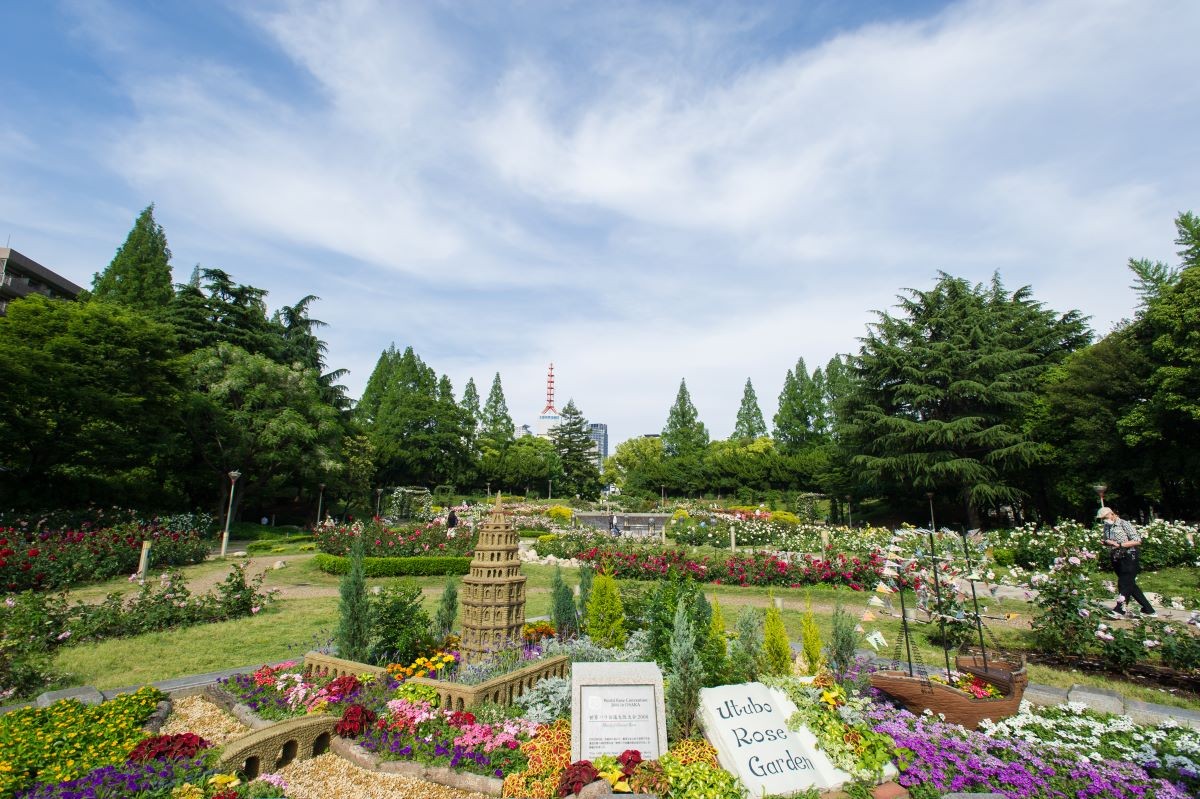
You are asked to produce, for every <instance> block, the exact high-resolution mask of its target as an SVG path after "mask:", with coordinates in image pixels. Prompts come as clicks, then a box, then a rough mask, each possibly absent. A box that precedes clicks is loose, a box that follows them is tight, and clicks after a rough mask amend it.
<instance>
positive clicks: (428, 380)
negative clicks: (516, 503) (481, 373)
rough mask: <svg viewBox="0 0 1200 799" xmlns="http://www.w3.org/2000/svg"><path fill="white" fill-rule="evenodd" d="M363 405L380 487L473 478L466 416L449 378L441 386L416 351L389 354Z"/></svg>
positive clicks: (382, 360) (389, 352)
mask: <svg viewBox="0 0 1200 799" xmlns="http://www.w3.org/2000/svg"><path fill="white" fill-rule="evenodd" d="M368 394H369V395H370V396H369V397H368ZM368 399H369V403H368ZM361 405H363V406H366V407H365V408H363V409H362V413H363V416H362V417H360V418H361V419H362V420H363V425H364V429H365V430H366V433H367V435H368V436H369V437H370V439H371V443H372V444H373V445H374V447H375V451H376V456H377V458H378V463H379V473H378V479H379V481H380V482H382V483H384V484H386V485H425V486H431V485H437V484H439V483H450V484H453V483H455V482H456V481H458V480H460V479H464V478H468V477H469V471H470V469H471V449H470V434H471V431H470V430H469V429H468V428H469V422H468V420H467V415H466V412H465V411H463V409H462V408H461V407H460V406H459V405H458V403H457V402H455V400H454V392H453V389H452V387H451V386H450V381H449V378H442V379H441V380H439V379H438V377H437V373H436V372H434V370H433V369H431V368H430V367H429V366H427V365H426V364H425V362H424V361H422V360H421V358H420V357H419V356H418V355H417V354H416V353H415V352H414V351H413V349H412V347H408V348H407V349H405V350H404V353H403V354H401V355H399V356H396V354H395V348H394V347H392V348H389V350H388V351H385V352H384V354H383V355H382V356H381V357H380V359H379V363H378V365H377V366H376V374H373V375H372V376H371V379H370V380H369V381H368V383H367V391H366V392H364V396H363V402H362V403H361ZM366 414H370V415H369V416H367V415H366Z"/></svg>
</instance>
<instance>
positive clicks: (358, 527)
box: [313, 520, 476, 558]
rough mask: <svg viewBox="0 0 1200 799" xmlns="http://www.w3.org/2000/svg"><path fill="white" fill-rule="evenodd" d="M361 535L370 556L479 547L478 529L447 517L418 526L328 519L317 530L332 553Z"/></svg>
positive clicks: (445, 552)
mask: <svg viewBox="0 0 1200 799" xmlns="http://www.w3.org/2000/svg"><path fill="white" fill-rule="evenodd" d="M360 535H361V536H362V537H363V543H364V544H365V554H366V555H367V556H368V557H379V558H383V557H395V558H407V557H416V556H421V555H430V556H436V555H459V556H462V555H470V554H471V553H472V552H474V551H475V539H476V535H475V533H474V532H473V531H472V530H471V529H470V528H469V527H467V526H466V525H465V524H460V525H459V526H458V527H453V528H447V527H446V524H445V521H444V520H443V521H433V522H428V523H425V524H419V525H416V526H414V527H386V526H384V525H383V524H380V523H379V522H370V523H368V524H363V523H362V522H354V523H353V524H335V523H334V522H333V521H332V520H326V522H325V523H324V524H321V525H318V526H317V528H316V529H315V530H314V531H313V537H314V538H315V539H316V542H317V547H318V548H319V549H320V550H321V551H322V552H324V553H326V554H329V555H345V554H347V553H348V552H349V551H350V542H351V541H353V540H354V538H355V537H356V536H360Z"/></svg>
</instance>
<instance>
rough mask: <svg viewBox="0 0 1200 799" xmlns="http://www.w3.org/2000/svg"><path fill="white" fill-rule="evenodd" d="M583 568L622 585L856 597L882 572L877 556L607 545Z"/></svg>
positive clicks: (584, 555) (590, 552)
mask: <svg viewBox="0 0 1200 799" xmlns="http://www.w3.org/2000/svg"><path fill="white" fill-rule="evenodd" d="M577 557H578V558H579V559H580V560H582V561H585V562H588V563H593V564H595V565H596V567H597V568H598V569H600V570H601V571H603V572H605V573H606V574H611V575H613V576H614V577H617V578H620V579H633V580H660V579H663V578H664V577H671V576H674V575H677V574H685V575H688V576H690V577H693V578H695V579H696V580H699V581H701V582H709V583H722V584H725V585H739V586H749V585H777V586H787V587H791V588H796V587H800V586H803V585H818V584H825V585H845V586H848V587H849V588H851V589H852V590H855V591H861V590H863V587H864V586H873V585H874V584H875V582H876V581H878V579H879V577H880V575H881V574H882V572H883V565H884V560H883V558H882V556H880V555H879V554H877V553H875V554H871V555H868V556H866V557H864V558H860V557H857V556H848V555H842V554H838V555H834V556H833V557H831V558H827V559H826V558H818V557H814V556H812V555H807V554H804V555H793V556H790V557H785V556H781V555H777V554H773V553H768V552H751V553H746V554H737V555H728V556H725V557H719V558H710V557H707V556H701V557H691V556H689V555H688V554H687V553H686V552H685V551H684V550H682V549H675V548H666V549H664V548H661V547H646V546H643V547H622V548H620V549H618V548H617V547H615V546H613V545H612V544H611V542H610V543H609V544H608V545H606V546H603V547H592V548H590V549H587V550H584V551H582V552H579V553H577Z"/></svg>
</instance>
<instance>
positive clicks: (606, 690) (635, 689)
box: [571, 663, 667, 761]
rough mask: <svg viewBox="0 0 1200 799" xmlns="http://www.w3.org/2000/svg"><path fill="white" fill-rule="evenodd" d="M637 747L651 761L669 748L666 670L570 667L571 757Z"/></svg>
mask: <svg viewBox="0 0 1200 799" xmlns="http://www.w3.org/2000/svg"><path fill="white" fill-rule="evenodd" d="M626 749H636V750H638V751H639V752H641V754H642V757H643V758H645V759H647V760H651V759H654V758H657V757H659V756H660V755H662V754H665V753H666V751H667V717H666V705H665V704H664V701H663V678H662V671H660V670H659V668H658V665H657V664H655V663H576V664H574V665H572V666H571V760H572V761H575V760H591V759H593V758H596V757H599V756H600V755H619V754H621V753H622V752H624V751H625V750H626Z"/></svg>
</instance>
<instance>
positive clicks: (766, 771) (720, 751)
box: [700, 682, 853, 796]
mask: <svg viewBox="0 0 1200 799" xmlns="http://www.w3.org/2000/svg"><path fill="white" fill-rule="evenodd" d="M795 712H796V706H795V705H794V704H793V703H792V701H791V700H790V699H788V698H787V697H786V696H785V695H784V694H783V693H781V692H780V691H777V690H775V689H773V688H768V687H767V686H765V685H763V684H762V683H760V682H752V683H746V684H744V685H722V686H720V687H718V688H703V689H701V690H700V714H701V718H702V719H703V721H704V731H705V734H706V735H707V736H708V741H709V743H711V744H712V745H713V746H714V747H715V748H716V750H717V759H718V760H719V761H720V763H721V767H722V768H724V769H725V770H726V771H729V772H732V773H733V774H736V775H737V776H738V777H740V778H741V780H742V783H743V784H744V785H745V786H746V787H747V788H748V789H749V791H750V795H751V796H762V795H764V794H783V795H786V794H790V793H796V792H798V791H803V790H805V789H807V788H809V787H812V786H815V787H817V788H818V789H820V790H828V789H830V788H837V787H840V786H841V785H843V784H844V783H847V782H850V781H851V780H852V779H853V777H852V776H851V775H849V774H847V773H846V772H844V771H842V770H841V769H839V768H837V767H836V766H834V765H833V763H831V762H830V760H829V758H828V757H826V756H825V753H824V752H822V751H821V750H820V749H818V748H817V737H816V736H815V735H813V734H812V733H811V732H810V731H809V730H807V729H805V728H801V729H799V730H789V729H788V726H787V720H788V718H789V717H790V716H791V715H792V714H793V713H795Z"/></svg>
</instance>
